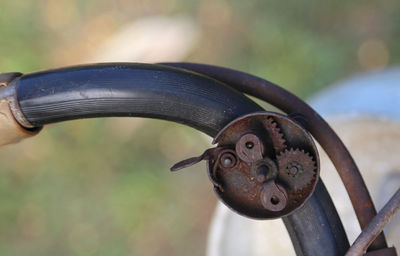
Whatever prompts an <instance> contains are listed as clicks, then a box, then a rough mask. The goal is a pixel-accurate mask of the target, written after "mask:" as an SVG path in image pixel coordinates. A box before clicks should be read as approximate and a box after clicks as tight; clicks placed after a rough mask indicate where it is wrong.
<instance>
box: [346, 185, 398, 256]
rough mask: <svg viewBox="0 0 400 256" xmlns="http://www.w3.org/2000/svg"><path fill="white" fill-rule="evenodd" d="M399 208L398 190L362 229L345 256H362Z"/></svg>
mask: <svg viewBox="0 0 400 256" xmlns="http://www.w3.org/2000/svg"><path fill="white" fill-rule="evenodd" d="M399 207H400V189H397V191H396V193H395V194H394V195H393V196H392V198H391V199H390V200H389V202H387V203H386V205H385V206H384V207H383V208H382V210H380V211H379V213H378V215H376V216H375V217H374V218H373V219H372V221H371V222H370V223H369V224H368V225H367V226H366V227H365V228H364V230H363V231H362V232H361V234H360V235H359V236H358V237H357V239H356V240H355V241H354V243H353V245H352V246H351V247H350V249H349V250H348V251H347V253H346V256H358V255H362V254H363V253H364V252H365V251H366V250H367V248H368V246H369V245H370V244H371V243H372V242H373V241H374V239H375V238H376V237H377V236H378V235H379V234H380V233H381V232H382V230H383V228H384V227H385V226H386V224H388V223H389V220H390V219H391V218H392V217H393V215H394V214H395V213H396V211H397V210H398V209H399Z"/></svg>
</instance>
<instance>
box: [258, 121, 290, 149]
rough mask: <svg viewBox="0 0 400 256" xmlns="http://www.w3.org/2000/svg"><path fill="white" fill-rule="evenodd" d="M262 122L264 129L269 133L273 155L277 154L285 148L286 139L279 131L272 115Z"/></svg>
mask: <svg viewBox="0 0 400 256" xmlns="http://www.w3.org/2000/svg"><path fill="white" fill-rule="evenodd" d="M262 122H263V125H264V127H265V129H267V131H268V133H269V135H270V139H271V141H272V145H273V147H274V151H275V155H278V154H279V153H280V152H282V151H283V150H285V149H286V140H285V139H284V138H283V134H282V133H281V130H280V129H279V127H278V124H277V123H276V122H275V121H274V119H273V118H272V117H268V118H267V119H264V120H263V121H262Z"/></svg>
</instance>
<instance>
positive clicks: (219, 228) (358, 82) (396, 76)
mask: <svg viewBox="0 0 400 256" xmlns="http://www.w3.org/2000/svg"><path fill="white" fill-rule="evenodd" d="M399 102H400V69H388V70H385V71H380V72H373V73H369V74H362V75H359V76H357V77H355V78H352V79H349V80H346V81H343V82H341V83H339V84H336V85H333V86H332V87H330V88H328V89H326V90H324V91H323V92H321V93H320V94H318V95H316V96H315V97H314V98H313V99H312V100H311V101H310V104H311V105H312V106H313V107H314V108H315V109H316V111H317V112H318V113H320V114H321V115H322V116H323V117H324V118H325V119H326V120H327V121H328V122H329V123H330V124H331V125H332V127H333V129H334V130H335V131H336V132H337V133H338V135H339V137H340V138H341V139H342V140H343V142H344V143H345V145H346V146H347V147H348V149H349V151H350V152H351V154H352V156H353V157H354V159H355V161H356V163H357V165H358V167H359V168H360V171H361V173H362V175H363V177H364V180H365V182H366V184H367V187H368V189H369V191H370V193H371V196H372V198H373V200H374V202H375V205H376V207H377V208H378V210H379V209H380V208H382V207H383V205H384V204H385V203H386V202H387V201H388V200H389V198H390V197H391V195H392V194H393V193H394V192H395V191H396V189H397V188H399V187H400V157H398V156H399V154H400V143H399V142H400V103H399ZM319 153H320V158H321V177H322V180H323V181H324V183H325V185H326V187H327V189H328V191H329V193H330V195H331V197H332V199H333V201H334V204H335V206H336V208H337V210H338V212H339V215H340V217H341V219H342V222H343V225H344V227H345V230H346V233H347V235H348V238H349V240H350V243H351V242H353V241H354V240H355V238H356V237H357V236H358V234H359V233H360V231H361V230H360V227H359V225H358V222H357V219H356V216H355V214H354V211H353V209H352V206H351V203H350V199H349V198H348V195H347V193H346V191H345V189H344V186H343V184H342V182H341V180H340V178H339V176H338V174H337V172H336V170H335V168H334V166H333V164H332V163H331V162H330V160H329V158H328V157H327V156H326V154H325V152H323V151H322V149H321V148H320V147H319ZM399 227H400V216H399V214H397V215H396V216H394V218H393V219H392V220H391V222H390V223H389V225H388V226H387V227H386V229H385V233H386V235H387V239H388V243H389V245H390V246H391V245H394V246H396V247H397V248H400V228H399ZM207 255H208V256H225V255H248V256H256V255H257V256H258V255H295V253H294V250H293V247H292V246H291V242H290V238H289V235H288V234H287V232H286V230H285V227H284V225H283V222H282V221H281V220H274V221H255V220H251V219H247V218H245V217H242V216H239V215H238V214H236V213H234V212H232V211H231V210H229V209H228V208H227V207H225V206H224V205H222V203H219V204H218V206H217V209H216V212H215V215H214V219H213V222H212V224H211V228H210V233H209V239H208V248H207Z"/></svg>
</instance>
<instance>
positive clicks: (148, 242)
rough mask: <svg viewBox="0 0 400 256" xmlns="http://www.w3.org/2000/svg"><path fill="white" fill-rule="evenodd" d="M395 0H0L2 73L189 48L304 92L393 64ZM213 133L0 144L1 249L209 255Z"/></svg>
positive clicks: (82, 132)
mask: <svg viewBox="0 0 400 256" xmlns="http://www.w3.org/2000/svg"><path fill="white" fill-rule="evenodd" d="M399 42H400V2H399V1H397V0H385V1H344V0H343V1H333V0H330V1H316V0H312V1H307V2H303V1H262V0H259V1H222V0H217V1H212V0H202V1H192V0H190V1H187V0H185V1H178V0H155V1H144V0H114V1H105V0H86V1H83V0H79V1H78V0H38V1H15V0H0V72H1V73H2V72H10V71H19V72H24V73H28V72H33V71H37V70H40V69H49V68H55V67H60V66H67V65H74V64H81V63H90V62H100V61H131V62H157V61H180V60H185V61H191V62H202V63H210V64H215V65H222V66H227V67H231V68H235V69H240V70H243V71H246V72H250V73H252V74H256V75H259V76H261V77H264V78H267V79H269V80H271V81H273V82H275V83H277V84H279V85H282V86H283V87H285V88H287V89H289V90H290V91H292V92H294V93H296V94H298V95H299V96H301V97H302V98H307V97H308V96H310V95H312V94H313V93H315V92H317V91H319V90H321V89H322V88H324V87H325V86H327V85H329V84H331V83H332V82H335V81H338V80H341V79H344V78H346V77H348V76H350V75H353V74H355V73H358V72H361V71H366V70H368V71H369V70H379V69H382V68H385V67H387V66H389V65H395V64H399V63H400V44H399ZM209 142H210V138H207V137H205V136H204V135H202V134H200V133H199V132H196V131H194V130H193V129H191V128H187V127H183V126H182V125H175V124H172V123H168V122H165V121H159V120H148V119H139V118H108V119H92V120H83V121H71V122H66V123H63V124H58V125H53V126H50V127H47V128H46V129H45V130H44V131H43V132H42V133H41V134H39V135H38V136H37V137H35V138H32V139H29V140H27V141H25V142H23V143H20V144H17V145H10V146H6V147H3V148H1V149H0V161H1V165H0V166H1V170H0V255H204V253H205V246H206V236H207V230H208V225H209V222H210V220H211V218H212V213H213V208H214V206H215V203H216V198H215V196H214V195H213V192H212V186H211V184H210V182H208V179H207V175H206V173H205V168H204V167H205V166H204V164H203V165H201V166H198V167H193V168H190V169H187V170H184V171H182V172H180V173H170V172H169V171H168V169H169V167H170V166H171V165H172V164H174V163H175V162H177V161H179V160H182V159H184V158H186V157H189V156H193V155H198V154H200V153H202V151H203V150H204V149H206V148H207V147H209Z"/></svg>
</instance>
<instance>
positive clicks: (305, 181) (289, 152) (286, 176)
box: [277, 148, 317, 191]
mask: <svg viewBox="0 0 400 256" xmlns="http://www.w3.org/2000/svg"><path fill="white" fill-rule="evenodd" d="M277 161H278V168H279V179H280V180H281V181H283V182H284V183H286V184H287V185H288V186H289V187H290V188H292V189H294V190H296V191H298V190H301V189H304V188H306V187H307V186H309V185H310V184H312V183H313V182H314V181H315V179H316V177H317V166H316V163H315V161H314V160H313V157H312V156H311V155H310V153H309V152H305V151H304V149H297V148H296V149H293V148H290V149H285V150H284V151H282V152H280V154H279V155H278V156H277ZM293 167H295V168H296V169H297V173H294V174H293V173H291V169H292V168H293Z"/></svg>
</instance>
